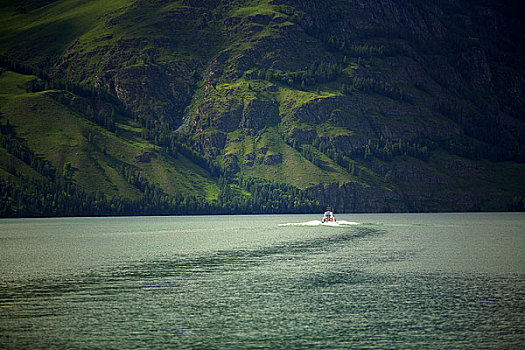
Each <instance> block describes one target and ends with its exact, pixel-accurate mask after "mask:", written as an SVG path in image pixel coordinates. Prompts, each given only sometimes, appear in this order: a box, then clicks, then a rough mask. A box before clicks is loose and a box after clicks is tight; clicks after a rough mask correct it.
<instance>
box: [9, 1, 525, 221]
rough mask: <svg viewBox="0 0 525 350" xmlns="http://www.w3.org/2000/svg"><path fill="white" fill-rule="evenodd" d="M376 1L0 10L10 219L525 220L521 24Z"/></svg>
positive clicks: (98, 4)
mask: <svg viewBox="0 0 525 350" xmlns="http://www.w3.org/2000/svg"><path fill="white" fill-rule="evenodd" d="M388 3H389V4H388V6H385V2H384V1H370V2H368V3H367V4H366V6H364V7H359V6H354V5H353V4H352V3H348V2H345V1H334V2H330V3H327V2H323V1H315V0H314V1H309V2H304V1H298V0H261V1H255V0H236V1H233V2H221V1H204V2H202V1H196V2H193V1H185V0H179V1H172V2H164V1H155V2H148V1H133V0H128V1H124V0H123V1H112V2H104V1H82V0H56V1H51V2H49V1H34V0H32V1H21V2H19V3H18V4H13V3H12V2H3V3H1V5H2V6H0V18H1V19H2V21H3V23H5V25H4V26H3V27H2V28H1V29H0V37H1V38H2V39H1V40H0V52H1V53H2V54H3V56H2V59H1V61H2V66H3V67H4V71H3V72H2V75H1V76H0V82H1V85H0V89H1V90H2V91H1V93H0V111H1V112H2V125H3V130H4V131H3V135H4V136H3V137H4V139H6V140H7V139H9V140H11V141H5V142H4V143H5V145H4V146H3V148H1V149H0V151H1V152H2V153H1V155H2V161H1V162H0V164H1V165H2V167H1V168H2V171H1V172H0V177H1V178H2V179H3V181H7V182H6V183H9V184H10V185H5V188H6V189H7V188H10V189H11V190H10V191H11V192H10V193H11V194H6V193H7V192H6V191H4V197H5V198H8V199H7V200H5V201H4V202H3V203H4V204H5V207H4V215H66V214H67V215H76V214H75V213H77V214H82V215H86V213H87V212H86V211H82V210H84V209H82V210H80V209H75V210H76V212H75V213H73V212H68V213H66V212H64V211H62V212H60V213H62V214H60V213H59V212H56V213H53V212H52V211H37V210H36V209H34V206H33V207H32V208H33V209H24V211H21V210H19V206H20V204H16V203H15V202H16V201H14V199H13V198H14V197H13V193H15V192H14V191H15V190H18V191H22V192H23V193H25V194H26V195H25V197H24V195H22V194H19V195H18V196H19V198H22V197H24V198H27V200H29V198H31V196H30V195H29V193H30V191H32V190H30V189H29V188H28V187H27V186H26V187H23V186H21V185H20V179H22V178H23V179H26V178H28V179H29V178H30V179H33V180H35V181H44V180H45V179H47V180H45V181H49V183H53V184H55V185H56V186H59V187H57V188H54V187H53V188H51V187H49V186H48V187H46V188H47V189H46V191H48V192H53V191H55V192H57V191H58V192H60V191H59V190H58V188H61V189H62V190H63V191H65V192H67V191H68V190H71V189H72V188H74V189H75V191H79V192H78V193H83V195H86V196H89V195H92V196H98V197H96V198H97V200H99V202H100V203H103V204H100V205H98V206H97V205H95V207H100V208H101V209H97V210H98V211H93V212H92V213H93V214H97V215H100V214H109V213H115V214H122V213H144V214H146V213H180V212H217V213H218V212H282V211H287V212H302V211H308V210H318V209H319V207H320V204H332V205H337V208H336V209H338V210H353V211H385V210H393V211H420V210H425V211H428V210H433V211H435V210H505V209H520V208H522V207H523V205H522V203H523V197H525V188H524V187H523V183H522V181H521V175H522V174H523V171H524V165H523V161H524V160H525V145H524V144H523V140H524V139H525V137H524V136H525V126H524V125H525V118H523V112H522V111H523V107H524V105H525V101H524V99H523V96H524V89H525V84H523V77H524V72H523V69H522V67H523V57H524V55H523V47H524V46H523V45H521V43H523V37H520V34H519V33H522V31H520V28H523V25H524V24H523V23H524V22H523V18H521V17H520V16H515V15H512V13H511V12H512V11H507V10H508V8H512V7H513V6H514V5H512V3H511V2H509V4H506V5H505V6H504V7H498V6H494V2H492V1H485V2H483V3H481V4H477V3H473V2H471V1H461V2H453V1H448V0H446V1H441V2H439V3H433V4H428V3H427V2H424V1H419V0H418V1H410V2H408V3H407V2H402V1H397V0H391V1H388ZM489 24H490V25H489ZM64 33H65V34H64ZM22 62H23V63H24V64H26V65H22V64H20V63H22ZM15 72H16V73H15ZM13 140H15V141H13ZM17 142H18V143H19V144H20V145H21V144H24V145H25V146H24V147H26V148H27V149H28V151H27V152H29V151H31V152H33V153H32V154H34V155H35V156H31V157H32V158H34V159H40V160H41V161H37V163H40V164H44V163H42V162H44V161H45V162H48V163H45V164H48V166H47V167H52V169H54V170H53V171H51V172H54V173H55V175H53V176H56V177H53V176H51V175H49V174H47V173H46V174H42V169H40V168H39V169H40V170H35V168H34V167H33V166H31V161H29V164H28V161H27V159H25V160H24V157H23V156H21V155H20V154H18V153H17V152H15V151H13V148H12V147H14V146H12V145H13V144H15V143H17ZM18 143H17V144H18ZM8 144H10V145H11V146H9V145H8ZM20 147H21V146H20ZM13 152H14V153H13ZM27 152H26V153H27ZM17 154H18V155H17ZM31 157H30V158H31ZM33 165H34V164H33ZM38 167H42V165H40V166H38ZM50 176H51V177H50ZM9 181H11V182H9ZM13 181H15V182H13ZM16 181H18V183H17V182H16ZM66 184H67V186H69V187H67V186H66ZM32 186H33V185H32ZM35 186H36V187H39V186H40V187H41V188H44V187H45V186H44V185H43V183H40V185H34V186H33V187H35ZM46 186H47V185H46ZM60 186H62V187H60ZM64 186H66V187H67V188H66V187H64ZM479 188H483V191H479V190H478V189H479ZM22 192H20V193H22ZM97 193H98V194H97ZM71 196H73V195H72V194H71ZM79 196H80V195H79ZM64 203H65V202H64ZM104 203H105V204H104ZM108 203H109V204H108ZM117 203H122V205H118V204H117ZM49 208H52V206H49ZM79 208H80V207H79ZM31 210H35V211H34V212H33V214H31ZM49 210H51V209H49Z"/></svg>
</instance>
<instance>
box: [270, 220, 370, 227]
mask: <svg viewBox="0 0 525 350" xmlns="http://www.w3.org/2000/svg"><path fill="white" fill-rule="evenodd" d="M354 225H361V223H359V222H353V221H346V220H339V221H329V222H324V223H323V222H321V221H319V220H312V221H307V222H291V223H287V224H279V226H332V227H342V226H354Z"/></svg>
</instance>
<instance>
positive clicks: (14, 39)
mask: <svg viewBox="0 0 525 350" xmlns="http://www.w3.org/2000/svg"><path fill="white" fill-rule="evenodd" d="M129 3H131V1H126V0H116V1H104V0H93V1H91V0H90V1H86V0H73V1H54V2H51V3H49V4H48V5H46V6H43V7H40V8H37V9H30V10H29V11H28V12H27V13H25V14H23V13H20V12H19V11H17V7H18V5H17V4H12V2H10V1H2V2H1V3H0V5H1V7H0V15H1V17H2V26H1V29H0V37H2V38H3V40H1V41H0V51H3V52H8V51H9V50H10V49H12V48H16V49H17V52H18V55H20V54H22V56H23V58H24V59H25V60H26V62H27V63H32V64H43V65H46V64H47V63H48V62H46V60H47V59H50V58H53V57H55V56H57V55H59V54H61V53H62V52H63V51H64V50H65V49H66V48H67V47H68V46H69V45H70V44H71V43H72V42H73V41H74V40H76V39H77V38H78V37H80V36H82V35H83V34H84V33H86V32H88V31H89V30H90V29H92V28H93V27H94V26H95V25H96V24H97V23H98V22H99V21H100V16H101V15H102V14H104V13H108V12H112V11H116V10H117V9H119V8H121V7H123V6H125V5H127V4H129ZM35 53H38V54H36V55H35Z"/></svg>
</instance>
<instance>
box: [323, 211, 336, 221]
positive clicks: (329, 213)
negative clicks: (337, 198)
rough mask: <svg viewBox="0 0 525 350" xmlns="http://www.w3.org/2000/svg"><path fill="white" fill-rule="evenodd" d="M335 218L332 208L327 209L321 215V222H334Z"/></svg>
mask: <svg viewBox="0 0 525 350" xmlns="http://www.w3.org/2000/svg"><path fill="white" fill-rule="evenodd" d="M335 221H336V220H335V216H334V213H333V211H332V208H330V207H328V208H326V211H325V212H324V214H323V218H322V219H321V222H322V223H323V224H324V223H325V222H335Z"/></svg>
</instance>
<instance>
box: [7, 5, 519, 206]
mask: <svg viewBox="0 0 525 350" xmlns="http://www.w3.org/2000/svg"><path fill="white" fill-rule="evenodd" d="M131 3H133V1H125V0H120V1H109V2H108V1H100V0H96V1H85V0H84V1H80V0H70V1H65V0H59V1H55V2H52V3H50V4H49V5H47V6H45V7H42V8H39V9H36V10H33V11H30V12H29V13H28V14H16V11H15V10H16V6H15V5H11V3H10V2H8V1H3V2H0V4H1V5H2V6H1V8H0V16H1V17H0V18H2V23H3V25H2V27H1V28H0V36H1V37H2V38H3V39H2V40H1V41H0V51H3V52H7V51H8V50H9V49H11V48H13V47H15V48H17V52H18V53H25V54H26V57H25V58H26V61H27V62H29V63H39V64H40V63H42V64H46V60H48V59H49V60H51V59H52V58H53V57H55V56H57V55H58V54H60V53H62V52H64V50H65V49H66V48H68V47H70V45H71V44H72V43H73V42H74V41H75V40H76V39H79V40H80V42H81V45H79V48H80V49H82V50H87V51H89V50H95V49H96V48H97V47H98V46H102V45H108V44H111V43H113V42H115V41H116V40H118V39H120V38H122V37H125V38H133V37H156V36H165V35H166V34H168V33H167V32H162V31H160V32H159V31H158V30H159V29H158V28H156V27H155V25H156V24H157V23H158V22H159V21H160V20H161V19H162V18H163V16H167V15H169V14H170V13H171V11H174V12H177V11H182V10H183V6H181V5H180V3H179V2H174V3H171V4H169V5H166V6H164V7H160V8H155V7H154V6H152V7H141V8H135V9H134V8H131V9H129V8H126V6H128V5H129V4H131ZM247 5H248V6H247V7H243V8H235V7H234V8H233V10H232V13H231V15H233V16H237V17H246V16H254V15H256V14H263V15H279V14H278V13H277V12H275V9H274V7H273V6H270V5H269V4H268V1H262V2H258V3H256V2H251V3H248V4H247ZM105 13H110V15H109V16H108V17H107V18H106V17H99V16H100V15H101V14H105ZM118 16H119V19H120V21H119V22H118V23H117V24H116V25H114V26H111V27H110V26H107V25H106V22H107V19H108V18H111V17H118ZM283 25H284V24H283ZM170 30H171V29H170ZM177 30H179V29H177ZM206 30H207V31H210V29H209V28H208V29H206ZM57 33H60V34H61V35H57ZM108 33H111V34H113V37H112V38H110V39H108V40H105V41H98V38H100V37H103V36H104V35H106V34H108ZM203 33H204V32H203ZM203 33H200V34H199V35H203ZM196 34H197V33H196ZM187 35H188V33H187V30H184V28H182V27H181V28H180V32H179V31H177V33H176V35H173V36H174V37H177V38H179V40H180V45H179V48H178V50H179V49H180V51H177V52H165V53H163V55H164V56H161V57H160V61H170V60H179V59H188V57H191V56H192V55H194V56H195V57H196V56H197V55H196V52H197V51H198V50H197V49H199V48H198V47H197V45H198V43H199V41H198V40H195V41H194V44H193V46H191V45H190V46H188V43H189V42H190V40H188V37H187ZM271 35H277V34H276V33H275V31H274V30H270V29H269V28H265V29H264V30H262V31H261V32H258V33H257V34H255V35H254V37H253V38H252V39H254V42H255V41H256V40H255V39H258V40H259V39H262V38H263V37H264V36H271ZM239 39H240V40H239V42H236V39H235V38H233V39H231V40H232V42H233V44H232V45H231V46H230V47H229V48H230V49H231V50H232V51H233V52H235V53H236V54H238V55H242V54H243V52H244V50H246V49H250V48H252V47H253V45H254V44H253V43H252V42H250V41H246V40H243V39H244V38H239ZM50 42H52V43H53V44H52V45H49V43H50ZM234 44H235V45H234ZM225 45H226V44H225ZM23 47H27V48H28V49H27V51H24V49H23ZM200 50H201V51H203V52H205V51H206V50H204V49H200ZM30 51H36V52H38V55H34V54H31V53H30ZM99 59H100V57H99V56H93V58H92V63H93V66H96V65H97V64H98V61H97V60H99ZM352 64H353V66H352V67H353V68H356V65H355V62H354V63H352ZM349 72H350V73H352V72H353V70H349ZM386 73H388V72H386ZM30 79H32V77H24V76H20V75H14V74H13V73H4V74H3V75H2V76H1V77H0V89H2V92H0V111H2V112H3V113H4V116H5V118H7V119H9V120H10V121H11V123H12V124H14V125H17V126H18V128H17V132H18V133H19V134H21V135H22V136H23V137H25V138H26V139H27V140H28V143H29V145H30V146H31V147H32V148H33V149H34V150H36V151H37V152H41V153H42V155H43V156H45V157H46V158H48V159H50V160H51V161H52V162H53V163H54V164H55V166H57V168H61V166H62V164H63V163H64V162H66V161H70V162H71V163H72V164H73V166H74V167H75V168H77V169H78V170H77V171H76V172H75V179H76V180H77V182H78V183H79V184H81V185H82V186H84V187H85V188H86V189H88V190H97V189H101V190H103V191H105V192H107V193H108V194H109V193H113V194H116V193H118V194H121V195H125V196H128V197H135V196H137V195H138V192H137V190H136V189H135V188H133V187H132V186H130V185H129V184H128V183H127V182H126V181H125V180H124V179H123V178H122V177H121V176H120V174H119V173H118V171H117V170H116V169H118V167H119V166H120V165H122V164H129V165H133V166H136V167H137V168H139V169H141V171H142V173H143V174H145V175H146V176H147V177H148V178H149V179H150V181H151V182H152V183H157V184H159V185H161V186H162V188H164V190H165V191H167V192H168V193H176V192H186V193H193V194H199V193H202V194H205V195H206V197H208V198H214V197H216V195H217V192H218V189H217V187H216V185H215V183H214V181H213V179H211V178H209V176H208V175H207V174H206V173H205V172H204V171H203V170H202V169H201V168H199V167H197V166H195V165H194V164H193V163H191V162H190V161H189V160H188V159H185V158H183V157H179V158H178V159H176V160H172V159H166V158H165V157H163V156H162V155H160V154H158V153H156V154H157V156H156V157H153V158H152V161H151V162H150V163H139V162H137V161H136V159H135V157H136V156H138V155H140V154H143V153H144V152H149V151H154V146H153V145H152V144H150V143H148V142H144V141H143V140H141V139H138V138H136V137H134V136H133V131H137V130H138V129H137V126H134V125H132V124H129V123H127V122H126V124H121V125H119V128H118V131H117V135H114V134H111V133H109V132H107V131H105V130H104V129H102V128H99V127H98V126H96V125H94V124H92V123H90V122H88V121H86V120H85V119H83V118H81V117H79V116H77V115H75V114H74V113H72V112H71V111H70V110H68V109H67V108H65V107H63V106H61V105H59V104H57V103H56V102H55V101H53V100H52V99H51V98H50V97H48V96H47V95H46V94H45V93H40V94H28V93H26V92H25V90H24V89H23V88H19V87H17V85H21V84H23V82H24V81H27V80H30ZM248 83H250V84H251V87H252V88H253V89H254V90H259V91H258V92H257V93H254V92H253V91H251V90H250V91H249V90H248ZM269 85H273V84H272V83H269V82H266V81H253V80H252V81H248V80H244V79H239V80H237V81H233V82H231V81H228V82H227V83H225V84H223V85H220V86H217V89H218V90H219V91H221V90H229V91H231V92H232V95H235V96H236V98H240V99H242V100H243V101H246V100H248V99H251V98H254V97H256V96H257V97H259V98H263V99H272V100H275V101H277V102H278V103H279V105H280V114H281V117H282V120H283V122H287V123H289V124H290V125H292V126H300V125H294V123H295V121H293V120H292V119H291V118H290V117H291V115H292V113H293V111H295V110H296V109H297V108H299V107H300V106H302V105H304V104H305V103H308V101H311V100H312V99H315V98H323V97H330V96H334V95H336V94H338V92H333V91H328V90H329V86H320V87H321V89H320V90H327V91H316V92H313V91H301V90H298V89H294V88H290V87H286V86H280V85H279V88H278V90H277V91H274V92H269V91H265V88H267V87H268V86H269ZM217 103H220V100H219V99H217ZM403 122H405V121H403ZM304 127H313V126H310V125H305V126H304ZM42 130H46V132H45V133H42V132H41V131H42ZM318 130H319V129H318ZM321 130H323V132H324V133H325V135H323V136H330V135H338V134H346V135H351V134H352V132H353V131H352V130H342V129H337V128H332V127H330V125H325V126H323V128H321ZM89 132H91V133H92V134H93V135H94V139H95V143H93V142H89V141H88V140H87V138H86V133H89ZM281 133H283V130H282V129H279V128H269V129H267V130H265V131H263V132H261V133H260V134H259V135H256V136H259V138H258V139H257V142H256V141H255V140H256V138H257V137H252V136H246V135H243V134H235V133H234V134H233V135H229V143H228V145H227V148H226V151H225V152H226V153H234V154H236V155H237V156H238V158H239V160H240V166H241V174H245V175H251V176H258V177H263V178H270V179H272V180H275V181H283V182H287V183H290V184H293V185H295V186H297V187H299V188H307V187H309V186H312V185H315V184H318V183H331V182H338V183H345V182H349V181H358V182H360V183H362V184H364V185H373V186H375V187H387V188H392V187H399V188H402V189H403V190H405V191H407V192H414V193H416V192H418V191H419V192H421V191H426V192H428V193H437V192H439V191H441V189H442V186H441V185H439V184H425V186H426V188H421V187H417V188H416V187H415V185H414V183H403V182H398V183H395V184H392V183H389V182H387V181H383V177H382V176H380V175H378V174H376V173H375V172H373V171H372V170H371V166H370V164H366V163H365V162H362V163H358V164H357V166H358V168H359V169H361V171H360V173H359V178H356V177H355V176H352V175H351V174H349V173H348V171H346V170H345V169H342V168H341V167H339V166H338V165H336V164H335V163H334V162H333V161H331V160H330V159H328V158H327V157H326V156H324V155H322V154H319V157H321V159H322V160H323V162H324V166H322V167H321V168H319V167H317V166H315V165H313V164H312V163H310V162H309V161H308V160H306V159H305V158H304V157H302V156H301V154H300V153H299V152H298V151H297V150H295V149H293V148H292V147H290V146H289V145H287V144H286V143H285V142H284V141H283V136H282V134H281ZM261 147H268V149H269V150H268V154H269V155H271V154H281V155H282V162H280V163H278V164H276V165H266V164H259V163H257V162H255V164H254V165H253V166H251V167H249V166H245V165H244V159H245V156H246V154H248V153H250V152H255V153H256V152H257V149H259V148H261ZM104 149H106V152H105V153H106V154H104ZM2 158H4V154H2ZM444 158H446V159H444ZM452 158H457V157H453V156H448V155H447V156H446V157H445V156H434V157H431V159H430V160H429V162H427V163H423V166H425V167H429V168H431V169H433V170H432V171H434V172H435V173H438V174H440V175H443V176H446V177H448V178H453V179H454V181H455V185H454V186H452V187H450V189H449V190H450V191H451V192H454V191H459V192H472V193H479V192H484V193H486V194H487V197H488V194H498V193H503V194H506V195H512V194H514V193H518V194H519V193H522V192H523V184H522V179H521V178H522V176H521V175H522V174H523V173H524V171H525V167H524V166H523V165H520V164H515V163H492V162H487V161H483V162H475V163H476V164H479V165H480V166H482V167H483V169H484V173H485V175H483V176H482V177H476V176H464V177H462V178H461V179H457V176H456V174H454V173H453V172H451V171H449V170H447V169H446V168H444V164H445V163H446V161H449V160H450V159H452ZM8 159H9V155H7V156H6V157H5V159H2V164H3V165H2V167H3V166H4V165H5V164H8V163H9V162H16V161H13V160H8ZM396 161H399V159H398V160H396ZM408 162H414V163H420V162H421V161H419V160H415V159H408ZM377 163H378V164H380V163H381V162H379V161H377ZM376 166H377V164H376ZM17 168H18V166H17ZM21 169H25V168H24V167H23V166H21ZM23 172H24V173H26V172H27V173H30V172H31V171H30V169H29V170H28V169H25V170H23ZM1 174H2V175H1V176H8V175H6V174H7V173H5V172H2V173H1ZM421 185H422V184H418V185H417V186H421ZM480 188H482V189H483V190H482V191H479V189H480ZM487 209H490V203H488V204H487Z"/></svg>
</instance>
